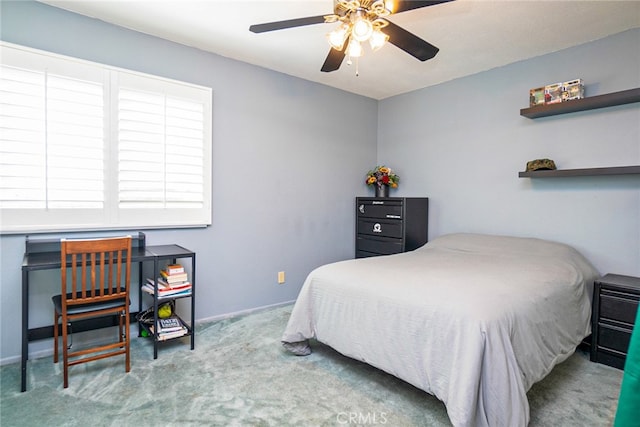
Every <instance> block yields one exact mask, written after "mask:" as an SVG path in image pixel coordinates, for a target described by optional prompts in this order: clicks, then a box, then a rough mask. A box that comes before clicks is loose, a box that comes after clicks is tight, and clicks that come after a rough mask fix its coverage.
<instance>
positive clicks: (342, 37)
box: [327, 24, 349, 50]
mask: <svg viewBox="0 0 640 427" xmlns="http://www.w3.org/2000/svg"><path fill="white" fill-rule="evenodd" d="M348 35H349V26H348V25H346V24H342V25H340V26H339V27H338V28H336V29H335V30H333V31H331V32H330V33H328V34H327V40H328V41H329V44H330V45H331V47H332V48H334V49H336V50H342V48H343V47H344V42H345V41H346V40H347V36H348Z"/></svg>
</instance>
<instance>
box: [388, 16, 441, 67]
mask: <svg viewBox="0 0 640 427" xmlns="http://www.w3.org/2000/svg"><path fill="white" fill-rule="evenodd" d="M387 22H388V23H389V25H387V26H386V27H384V28H383V29H382V31H383V32H384V33H385V34H387V35H388V36H389V43H391V44H394V45H396V46H398V47H399V48H400V49H402V50H404V51H405V52H407V53H408V54H409V55H411V56H414V57H416V58H417V59H419V60H420V61H426V60H427V59H431V58H433V57H434V56H436V54H437V53H438V51H439V50H440V49H438V48H437V47H435V46H434V45H432V44H431V43H429V42H426V41H424V40H422V39H421V38H420V37H418V36H415V35H413V34H411V33H410V32H409V31H407V30H405V29H404V28H402V27H399V26H397V25H396V24H394V23H393V22H390V21H387Z"/></svg>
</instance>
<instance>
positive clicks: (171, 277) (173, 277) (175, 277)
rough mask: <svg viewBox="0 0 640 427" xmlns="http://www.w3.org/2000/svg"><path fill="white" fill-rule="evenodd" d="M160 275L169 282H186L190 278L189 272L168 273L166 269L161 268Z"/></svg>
mask: <svg viewBox="0 0 640 427" xmlns="http://www.w3.org/2000/svg"><path fill="white" fill-rule="evenodd" d="M160 275H161V276H162V278H163V279H164V280H165V281H167V282H168V283H176V282H184V281H187V280H189V277H188V276H187V273H178V274H167V272H166V271H165V270H160Z"/></svg>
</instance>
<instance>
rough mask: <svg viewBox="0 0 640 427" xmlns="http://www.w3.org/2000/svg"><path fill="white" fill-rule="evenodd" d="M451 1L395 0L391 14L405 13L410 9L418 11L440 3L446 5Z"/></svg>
mask: <svg viewBox="0 0 640 427" xmlns="http://www.w3.org/2000/svg"><path fill="white" fill-rule="evenodd" d="M450 1H453V0H439V1H414V0H396V1H395V2H394V3H395V7H394V10H393V13H399V12H405V11H407V10H412V9H420V8H421V7H427V6H435V5H437V4H440V3H448V2H450Z"/></svg>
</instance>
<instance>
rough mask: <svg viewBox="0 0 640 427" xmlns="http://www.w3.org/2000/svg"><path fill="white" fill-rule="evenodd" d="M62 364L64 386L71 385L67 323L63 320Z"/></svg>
mask: <svg viewBox="0 0 640 427" xmlns="http://www.w3.org/2000/svg"><path fill="white" fill-rule="evenodd" d="M62 324H63V326H62V364H63V368H62V371H63V378H64V384H63V385H64V388H68V387H69V347H68V346H67V329H68V328H67V324H65V322H62Z"/></svg>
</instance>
